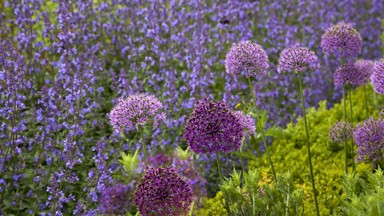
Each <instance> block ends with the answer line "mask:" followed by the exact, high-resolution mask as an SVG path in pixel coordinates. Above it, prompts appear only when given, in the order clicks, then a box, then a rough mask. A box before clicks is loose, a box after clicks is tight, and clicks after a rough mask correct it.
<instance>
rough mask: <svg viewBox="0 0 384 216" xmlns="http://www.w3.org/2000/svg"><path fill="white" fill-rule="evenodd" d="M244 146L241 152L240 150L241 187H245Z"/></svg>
mask: <svg viewBox="0 0 384 216" xmlns="http://www.w3.org/2000/svg"><path fill="white" fill-rule="evenodd" d="M242 151H243V150H242V146H240V150H239V156H240V164H241V174H240V187H243V178H244V171H245V169H244V163H243V155H242V154H241V153H242Z"/></svg>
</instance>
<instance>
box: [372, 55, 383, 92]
mask: <svg viewBox="0 0 384 216" xmlns="http://www.w3.org/2000/svg"><path fill="white" fill-rule="evenodd" d="M371 83H372V85H373V90H374V91H375V92H376V93H378V94H382V95H384V58H382V59H380V60H379V61H377V62H376V63H375V67H374V69H373V73H372V76H371Z"/></svg>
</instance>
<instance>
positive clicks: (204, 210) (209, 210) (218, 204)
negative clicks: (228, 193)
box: [193, 191, 228, 216]
mask: <svg viewBox="0 0 384 216" xmlns="http://www.w3.org/2000/svg"><path fill="white" fill-rule="evenodd" d="M193 215H199V216H216V215H220V216H227V215H228V214H227V210H226V209H225V200H224V195H223V193H222V192H221V191H219V192H217V194H216V196H215V197H213V198H205V199H204V200H203V202H202V206H201V207H200V208H195V209H194V212H193Z"/></svg>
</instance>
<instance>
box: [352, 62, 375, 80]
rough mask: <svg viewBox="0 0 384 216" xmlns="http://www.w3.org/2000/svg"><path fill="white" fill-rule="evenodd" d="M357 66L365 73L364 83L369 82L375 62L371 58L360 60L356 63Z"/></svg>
mask: <svg viewBox="0 0 384 216" xmlns="http://www.w3.org/2000/svg"><path fill="white" fill-rule="evenodd" d="M355 65H356V67H357V68H359V71H360V73H362V74H363V75H364V80H363V83H364V84H367V83H368V82H369V81H370V79H371V76H372V73H373V69H374V67H375V63H374V62H373V61H371V60H365V59H363V60H360V61H357V62H356V63H355Z"/></svg>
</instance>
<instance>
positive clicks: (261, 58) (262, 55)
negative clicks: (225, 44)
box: [225, 41, 269, 78]
mask: <svg viewBox="0 0 384 216" xmlns="http://www.w3.org/2000/svg"><path fill="white" fill-rule="evenodd" d="M268 67H269V65H268V56H267V53H266V52H265V51H264V49H263V48H262V47H261V46H260V45H259V44H257V43H253V42H251V41H241V42H239V43H238V44H234V45H233V46H232V47H231V49H230V50H229V52H228V54H227V56H226V58H225V69H226V71H227V73H229V74H232V75H233V76H237V75H239V74H240V73H241V72H242V71H246V72H247V73H246V76H247V77H256V78H257V77H259V76H261V75H263V74H265V73H267V69H268Z"/></svg>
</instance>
